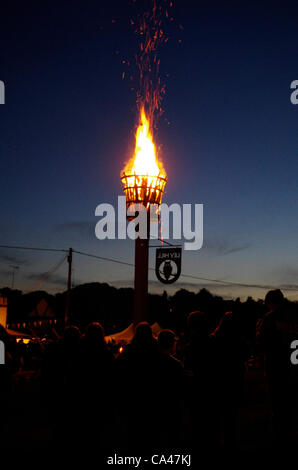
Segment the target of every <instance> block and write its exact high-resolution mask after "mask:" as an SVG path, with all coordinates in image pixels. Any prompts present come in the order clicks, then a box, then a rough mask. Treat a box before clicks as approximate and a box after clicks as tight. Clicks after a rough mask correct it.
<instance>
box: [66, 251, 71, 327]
mask: <svg viewBox="0 0 298 470" xmlns="http://www.w3.org/2000/svg"><path fill="white" fill-rule="evenodd" d="M67 262H68V278H67V293H66V307H65V326H68V325H69V324H70V291H71V270H72V248H69V251H68V257H67Z"/></svg>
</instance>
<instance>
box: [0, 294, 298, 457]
mask: <svg viewBox="0 0 298 470" xmlns="http://www.w3.org/2000/svg"><path fill="white" fill-rule="evenodd" d="M265 303H266V306H267V307H268V313H267V314H266V315H265V316H264V317H263V318H262V319H261V320H260V322H259V323H258V325H257V331H256V342H255V344H254V350H253V351H252V346H251V345H250V344H248V342H247V341H246V339H245V336H244V334H243V331H242V327H241V322H240V321H239V316H238V315H237V312H227V313H226V314H225V315H224V316H223V317H222V318H221V320H220V321H219V324H218V325H217V327H216V328H215V329H214V331H210V329H209V326H208V318H207V315H206V314H205V313H204V312H200V311H194V312H192V313H190V314H189V316H188V319H187V328H186V331H185V334H184V335H183V336H179V337H178V336H176V334H175V332H173V331H171V330H168V329H163V330H161V331H160V332H159V334H158V336H157V337H154V336H153V333H152V330H151V327H150V325H149V324H148V323H140V324H139V325H138V326H137V328H136V330H135V334H134V337H133V339H132V341H131V342H130V344H126V345H121V346H119V345H115V344H112V343H111V344H107V343H106V341H105V336H104V330H103V328H102V326H101V325H100V324H99V323H91V324H89V325H88V327H87V329H86V331H85V332H84V334H82V333H81V331H80V330H79V328H78V327H76V326H70V327H67V328H66V329H65V331H64V336H63V338H62V339H61V340H60V341H54V342H50V343H49V344H47V345H46V346H45V347H42V346H35V351H34V347H33V352H31V354H30V359H29V358H27V359H26V358H25V361H27V362H28V361H29V363H30V360H31V362H32V364H33V365H35V367H36V368H39V369H40V384H41V386H40V393H41V396H42V400H43V402H44V403H46V404H47V412H48V417H49V420H50V423H51V445H52V446H54V448H59V447H63V448H65V446H68V445H71V446H75V448H78V449H79V448H80V449H87V448H93V449H94V448H96V449H131V450H134V451H136V450H138V451H139V452H140V451H142V450H144V451H146V450H148V449H164V450H165V449H172V450H175V449H176V450H177V449H183V448H189V449H194V450H196V451H198V450H200V449H202V450H206V449H210V448H212V449H221V448H225V449H234V448H236V447H237V434H238V412H239V407H240V406H241V404H242V403H243V400H244V390H245V371H246V363H247V361H248V359H249V357H250V356H251V354H252V352H253V353H254V354H261V355H262V356H263V357H264V358H265V370H266V376H267V381H268V386H269V391H270V396H271V400H272V413H273V437H274V445H278V446H279V447H285V446H286V447H289V446H292V445H293V444H294V441H295V438H296V433H297V423H296V422H295V420H296V419H297V414H296V410H297V391H298V386H297V385H298V381H297V375H298V366H295V365H293V364H292V363H291V361H290V355H291V342H292V341H293V340H295V339H298V327H297V325H298V319H297V312H296V311H291V309H289V308H288V307H287V306H286V303H285V300H284V297H283V295H282V293H281V292H280V291H279V290H275V291H269V292H268V294H267V296H266V298H265ZM0 336H1V337H0V339H1V340H2V341H4V342H5V343H6V346H7V348H6V355H7V361H6V365H5V366H1V369H0V370H1V373H0V380H1V383H0V385H1V388H0V389H1V401H2V403H3V400H8V399H9V395H10V393H11V375H12V374H13V373H14V372H15V370H16V369H17V367H19V365H18V366H16V356H17V354H18V355H19V356H21V357H22V360H23V361H24V356H25V350H24V351H23V353H22V354H21V353H20V348H21V345H19V349H18V353H17V351H16V350H14V349H13V347H12V346H9V340H8V337H7V334H6V332H5V330H4V329H1V331H0ZM38 348H39V349H38ZM19 361H20V358H18V360H17V362H18V363H19ZM8 418H9V417H8Z"/></svg>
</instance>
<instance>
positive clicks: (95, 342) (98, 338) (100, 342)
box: [85, 322, 106, 348]
mask: <svg viewBox="0 0 298 470" xmlns="http://www.w3.org/2000/svg"><path fill="white" fill-rule="evenodd" d="M85 342H86V344H87V345H88V346H90V347H96V348H98V347H105V346H106V343H105V335H104V329H103V327H102V326H101V324H100V323H98V322H92V323H89V325H88V326H87V328H86V333H85Z"/></svg>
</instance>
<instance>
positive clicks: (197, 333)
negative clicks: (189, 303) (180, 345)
mask: <svg viewBox="0 0 298 470" xmlns="http://www.w3.org/2000/svg"><path fill="white" fill-rule="evenodd" d="M187 327H188V333H189V336H190V338H191V339H192V338H198V337H200V338H203V337H206V336H208V324H207V318H206V314H205V313H204V312H200V311H199V310H196V311H194V312H191V313H190V314H189V315H188V318H187Z"/></svg>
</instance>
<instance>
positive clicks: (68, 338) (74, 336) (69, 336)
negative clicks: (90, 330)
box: [63, 326, 81, 348]
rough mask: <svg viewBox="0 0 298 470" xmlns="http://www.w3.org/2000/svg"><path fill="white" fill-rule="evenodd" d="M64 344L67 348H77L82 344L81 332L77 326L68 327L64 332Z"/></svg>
mask: <svg viewBox="0 0 298 470" xmlns="http://www.w3.org/2000/svg"><path fill="white" fill-rule="evenodd" d="M63 339H64V344H65V345H66V346H67V347H70V348H71V347H76V346H78V344H79V343H80V339H81V332H80V330H79V328H78V327H77V326H68V327H67V328H65V330H64V338H63Z"/></svg>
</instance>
